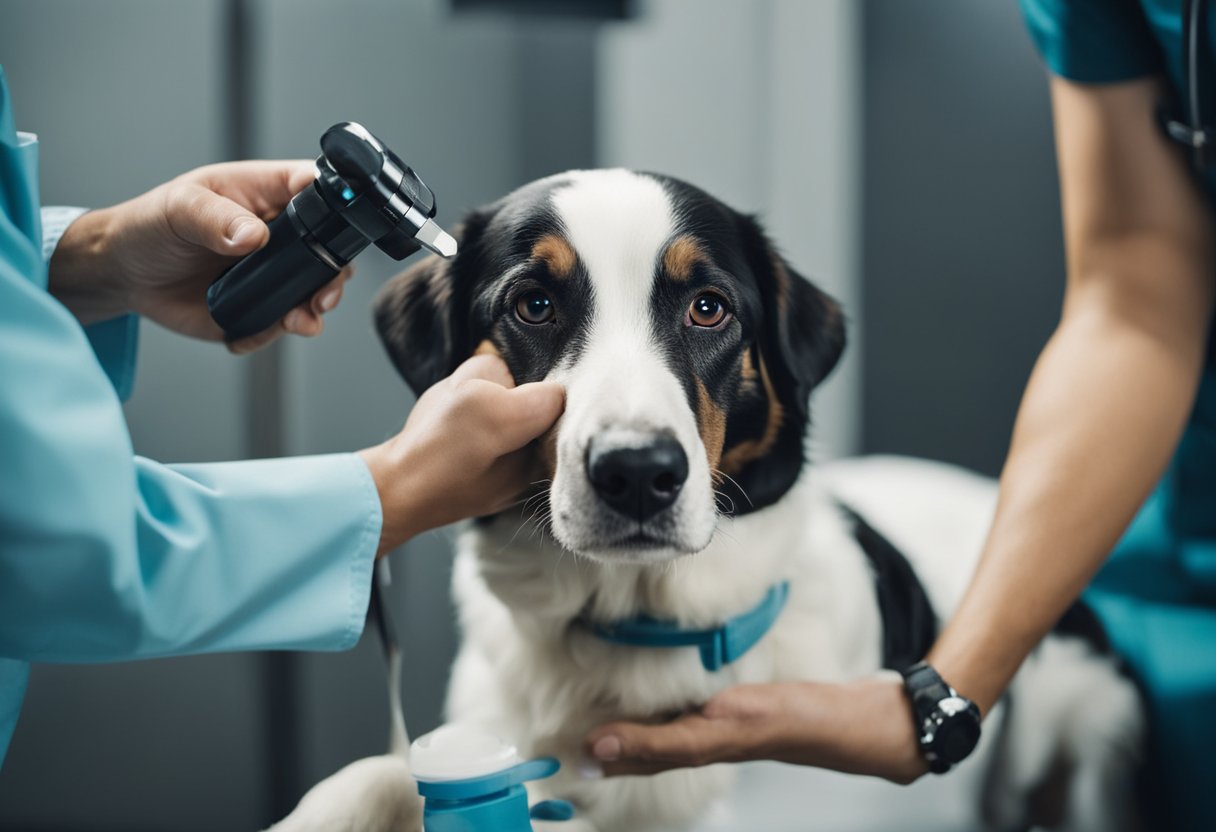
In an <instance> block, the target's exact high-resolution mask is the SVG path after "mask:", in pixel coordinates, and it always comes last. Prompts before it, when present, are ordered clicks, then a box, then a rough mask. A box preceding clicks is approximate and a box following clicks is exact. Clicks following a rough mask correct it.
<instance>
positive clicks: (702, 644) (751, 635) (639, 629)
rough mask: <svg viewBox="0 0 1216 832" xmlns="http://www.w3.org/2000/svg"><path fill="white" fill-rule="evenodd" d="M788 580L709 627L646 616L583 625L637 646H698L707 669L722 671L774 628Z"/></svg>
mask: <svg viewBox="0 0 1216 832" xmlns="http://www.w3.org/2000/svg"><path fill="white" fill-rule="evenodd" d="M789 594H790V585H789V582H788V581H782V582H781V583H779V584H777V585H776V586H774V587H773V588H772V589H770V590H769V591H768V592H767V593H766V594H765V596H764V598H762V599H761V600H760V603H759V604H757V605H756V606H754V607H752V608H751V609H750V610H748V611H747V612H745V613H742V614H740V615H736V616H735V617H734V618H730V619H727V620H726V621H725V622H723V623H722V624H720V625H719V626H717V627H711V628H709V629H706V630H686V629H684V628H683V627H681V626H680V625H679V624H677V623H676V622H674V621H659V620H657V619H654V618H651V617H649V616H646V615H639V616H637V617H636V618H626V619H624V620H622V621H614V622H612V623H610V624H602V623H600V622H597V621H591V620H588V619H586V618H583V619H581V621H582V624H583V626H584V627H586V628H587V629H588V630H590V631H591V632H592V633H594V634H595V635H597V636H599V637H600V638H602V639H603V640H604V641H611V642H613V643H615V644H628V645H630V646H633V647H696V648H697V649H699V650H700V651H701V664H702V665H704V666H705V669H706V670H709V671H711V672H712V671H715V670H720V669H721V668H722V666H723V665H727V664H730V663H731V662H734V661H738V659H739V658H740V657H741V656H743V654H744V653H746V652H747V651H748V650H751V649H752V648H753V647H754V646H755V645H756V642H758V641H760V639H762V638H764V635H765V633H767V632H768V631H769V630H770V629H772V626H773V622H775V621H776V620H777V616H779V615H781V610H783V609H784V608H785V602H786V599H787V598H789Z"/></svg>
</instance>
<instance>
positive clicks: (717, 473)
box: [713, 468, 756, 508]
mask: <svg viewBox="0 0 1216 832" xmlns="http://www.w3.org/2000/svg"><path fill="white" fill-rule="evenodd" d="M713 474H714V476H716V477H721V478H722V479H724V480H727V481H728V482H730V484H731V485H733V486H734V487H735V488H737V489H739V493H740V494H742V495H743V499H745V500H747V504H748V505H750V506H751V507H752V508H755V507H756V504H755V503H753V502H752V498H751V497H749V496H748V494H747V491H746V490H744V488H743V486H741V485H739V481H738V480H737V479H735V478H734V477H732V476H731V475H730V474H728V473H726V472H725V471H723V470H722V469H720V468H714V469H713Z"/></svg>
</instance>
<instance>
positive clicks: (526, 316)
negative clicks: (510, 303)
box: [515, 290, 553, 325]
mask: <svg viewBox="0 0 1216 832" xmlns="http://www.w3.org/2000/svg"><path fill="white" fill-rule="evenodd" d="M515 316H516V317H517V318H519V319H520V320H521V321H523V322H524V323H526V324H533V325H536V324H547V323H549V321H551V320H553V301H551V300H549V296H548V295H546V294H545V293H544V292H542V291H540V290H533V291H531V292H524V293H523V294H522V295H520V296H519V300H517V301H515Z"/></svg>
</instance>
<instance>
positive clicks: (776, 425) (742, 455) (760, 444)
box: [721, 358, 785, 474]
mask: <svg viewBox="0 0 1216 832" xmlns="http://www.w3.org/2000/svg"><path fill="white" fill-rule="evenodd" d="M760 381H761V382H762V383H763V385H764V395H765V398H767V399H768V419H767V421H766V422H765V425H764V433H763V434H762V435H761V436H760V438H759V439H745V440H744V441H742V442H740V443H739V444H738V445H735V446H734V447H733V448H731V449H730V450H729V451H727V452H726V453H724V454H723V455H722V465H721V468H722V471H723V472H725V473H727V474H737V473H739V471H741V470H742V469H743V467H744V466H745V465H747V464H748V463H749V462H753V461H754V460H757V459H760V458H761V457H762V456H765V455H766V454H768V453H769V451H771V450H772V449H773V445H775V444H776V443H777V432H778V431H779V430H780V429H781V423H782V422H783V421H785V410H784V409H783V408H782V407H781V402H779V401H778V400H777V391H776V390H774V389H773V381H772V379H771V378H769V375H768V367H766V366H765V365H764V359H763V358H761V359H760Z"/></svg>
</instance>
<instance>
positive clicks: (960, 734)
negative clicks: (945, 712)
mask: <svg viewBox="0 0 1216 832" xmlns="http://www.w3.org/2000/svg"><path fill="white" fill-rule="evenodd" d="M979 741H980V723H979V720H977V719H975V717H974V716H972V715H971V714H965V713H964V714H958V713H957V712H956V713H955V714H952V715H950V716H948V717H947V718H946V719H945V721H944V722H943V723H942V725H941V727H939V728H938V729H937V742H936V743H935V746H936V748H935V750H936V751H937V753H938V755H939V756H940V757H941V758H942V759H944V760H948V761H949V762H951V763H957V762H961V761H962V760H964V759H966V757H967V755H968V754H970V753H971V752H972V750H973V749H974V748H975V746H976V743H978V742H979Z"/></svg>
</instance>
